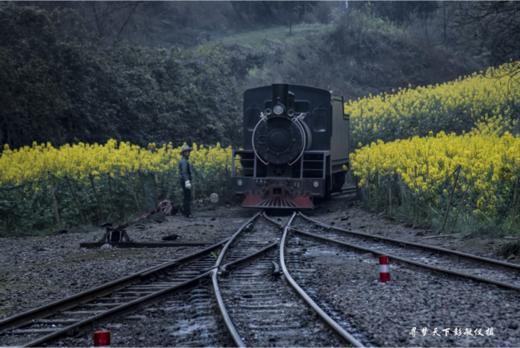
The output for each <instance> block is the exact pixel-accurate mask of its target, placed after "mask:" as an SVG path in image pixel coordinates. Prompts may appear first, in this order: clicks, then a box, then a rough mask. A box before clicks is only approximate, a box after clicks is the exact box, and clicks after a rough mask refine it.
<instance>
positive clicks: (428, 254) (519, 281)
mask: <svg viewBox="0 0 520 348" xmlns="http://www.w3.org/2000/svg"><path fill="white" fill-rule="evenodd" d="M297 221H301V223H300V224H299V225H297V224H294V225H292V226H290V230H291V231H293V232H295V233H297V234H300V235H305V236H307V237H310V238H314V239H317V240H321V241H323V242H328V243H333V244H336V245H342V246H344V247H347V248H350V249H354V250H357V251H359V252H364V253H372V254H374V255H388V256H390V257H391V259H393V260H394V261H397V262H400V263H403V264H407V265H409V266H414V267H418V268H421V269H426V270H429V271H433V272H438V273H443V274H446V275H450V276H456V277H461V278H466V279H470V280H473V281H476V282H481V283H487V284H491V285H496V286H498V287H501V288H505V289H510V290H516V291H520V265H517V264H513V263H509V262H504V261H500V260H495V259H491V258H486V257H481V256H477V255H473V254H468V253H464V252H460V251H456V250H450V249H446V248H442V247H437V246H432V245H428V244H421V243H415V242H408V241H403V240H398V239H393V238H387V237H382V236H375V235H370V234H367V233H363V232H356V231H352V230H347V229H343V228H339V227H335V226H332V225H328V224H325V223H323V222H321V221H318V220H315V219H312V218H310V217H308V216H307V215H305V214H301V213H299V214H298V220H297ZM309 224H311V225H312V226H313V227H312V228H310V229H309ZM316 229H318V231H316ZM311 231H312V232H311Z"/></svg>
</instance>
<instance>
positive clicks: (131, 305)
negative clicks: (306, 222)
mask: <svg viewBox="0 0 520 348" xmlns="http://www.w3.org/2000/svg"><path fill="white" fill-rule="evenodd" d="M277 244H278V243H272V244H270V245H268V246H267V247H265V248H262V249H260V250H258V251H256V252H254V253H252V254H249V255H247V256H244V257H242V258H240V259H238V260H235V261H232V262H229V263H226V264H225V265H223V266H222V267H223V268H229V267H231V266H236V265H238V264H241V263H244V262H247V261H249V260H250V259H253V258H255V257H258V255H260V254H263V253H265V252H266V251H268V250H270V249H272V248H273V247H275V246H276V245H277ZM213 269H214V267H212V268H211V269H208V270H206V271H205V272H204V273H202V274H200V275H198V276H195V277H193V278H191V279H188V280H186V281H184V282H182V283H180V284H177V285H174V286H171V287H169V288H165V289H161V290H159V291H156V292H154V293H152V294H149V295H146V296H143V297H140V298H138V299H135V300H133V301H130V302H127V303H124V304H122V305H120V306H118V307H115V308H111V309H109V310H107V311H105V312H103V313H100V314H98V315H96V316H93V317H90V318H86V319H84V320H82V321H79V322H77V323H74V324H72V325H70V326H68V327H65V328H63V329H60V330H59V331H56V332H52V333H50V334H48V335H46V336H43V337H40V338H37V339H35V340H33V341H31V342H29V343H27V344H25V345H24V346H25V347H34V346H41V345H42V344H43V343H46V342H49V341H51V340H54V339H56V338H59V337H63V336H66V335H67V334H69V333H72V332H77V331H80V330H81V329H82V328H85V327H86V326H88V325H90V324H92V323H94V322H98V321H101V320H105V319H107V318H108V317H111V316H114V315H116V314H122V313H124V312H128V311H132V310H133V309H135V307H136V306H139V305H143V304H146V303H149V302H152V301H155V300H157V299H158V298H160V297H163V296H165V295H168V294H170V293H172V292H175V291H177V290H182V289H185V288H187V287H189V286H191V285H194V284H196V283H198V282H199V281H201V280H203V279H204V278H206V277H208V276H209V275H211V274H212V271H213Z"/></svg>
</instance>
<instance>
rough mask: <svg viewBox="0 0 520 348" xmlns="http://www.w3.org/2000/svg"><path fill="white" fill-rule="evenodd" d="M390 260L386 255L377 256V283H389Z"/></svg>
mask: <svg viewBox="0 0 520 348" xmlns="http://www.w3.org/2000/svg"><path fill="white" fill-rule="evenodd" d="M389 264H390V259H389V258H388V256H386V255H381V256H379V281H380V282H381V283H386V282H388V281H390V265H389Z"/></svg>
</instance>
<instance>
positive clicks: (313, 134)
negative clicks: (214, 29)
mask: <svg viewBox="0 0 520 348" xmlns="http://www.w3.org/2000/svg"><path fill="white" fill-rule="evenodd" d="M332 114H333V106H332V104H331V95H330V92H328V91H325V90H321V89H317V88H312V87H306V86H295V85H287V84H276V85H272V86H266V87H259V88H254V89H250V90H247V91H246V92H245V93H244V139H243V149H242V150H237V151H234V155H233V158H234V159H235V160H236V161H237V163H235V161H234V164H235V165H234V166H233V185H234V190H235V192H236V193H238V194H242V195H243V196H244V201H243V203H242V205H243V206H244V207H254V208H289V209H306V208H307V209H308V208H313V207H314V205H313V198H314V197H324V196H326V195H327V194H328V193H329V192H330V191H331V189H332V186H333V181H334V178H333V177H331V175H332V170H331V169H332V168H331V163H332V162H331V136H332ZM344 138H347V137H346V133H345V137H344ZM346 155H347V153H346V151H345V153H344V157H345V156H346ZM238 163H239V164H238ZM341 170H342V171H343V177H344V169H341ZM336 185H337V183H336Z"/></svg>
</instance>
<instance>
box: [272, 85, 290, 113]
mask: <svg viewBox="0 0 520 348" xmlns="http://www.w3.org/2000/svg"><path fill="white" fill-rule="evenodd" d="M288 94H289V85H285V84H283V85H282V84H276V85H273V108H274V106H275V105H277V104H282V105H283V107H284V109H285V110H287V104H288V100H287V99H288Z"/></svg>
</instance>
